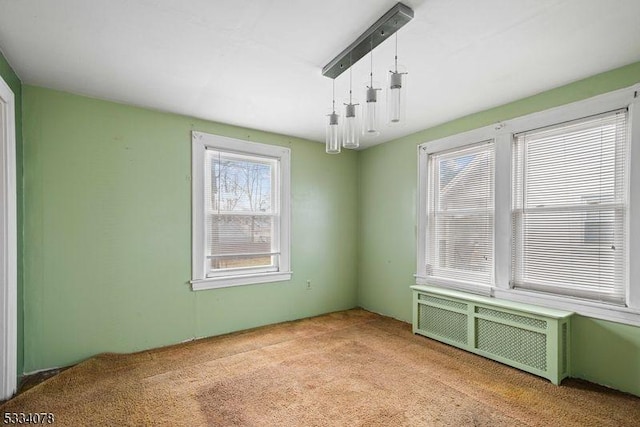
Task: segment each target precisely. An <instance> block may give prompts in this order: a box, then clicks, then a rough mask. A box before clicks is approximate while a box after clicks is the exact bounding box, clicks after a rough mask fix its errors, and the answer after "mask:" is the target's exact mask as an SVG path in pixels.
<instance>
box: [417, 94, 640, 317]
mask: <svg viewBox="0 0 640 427" xmlns="http://www.w3.org/2000/svg"><path fill="white" fill-rule="evenodd" d="M639 92H640V85H636V86H635V87H631V88H626V89H621V90H618V91H615V92H611V93H608V94H604V95H599V96H596V97H593V98H589V99H587V100H584V101H579V102H576V103H573V104H569V105H565V106H562V107H558V108H553V109H550V110H547V111H542V112H539V113H534V114H530V115H528V116H524V117H519V118H515V119H512V120H509V121H505V122H500V123H497V124H495V125H491V126H486V127H483V128H479V129H475V130H472V131H469V132H465V133H462V134H458V135H453V136H450V137H446V138H442V139H439V140H435V141H431V142H428V143H424V144H421V145H420V146H419V147H418V153H419V168H418V174H419V176H418V214H417V219H418V230H417V236H418V238H417V243H418V245H417V271H416V284H428V285H435V286H442V287H448V288H453V289H459V290H463V291H470V292H474V293H479V294H482V295H486V296H493V297H497V298H501V299H507V300H511V301H515V302H524V303H530V304H537V305H541V306H544V307H549V308H558V309H563V310H569V311H574V312H577V313H579V314H583V315H586V316H589V317H595V318H600V319H606V320H613V321H616V322H622V323H627V324H634V325H639V326H640V263H638V262H632V260H636V259H640V215H638V212H640V167H638V166H640V96H639V95H638V94H639ZM481 141H485V142H481Z"/></svg>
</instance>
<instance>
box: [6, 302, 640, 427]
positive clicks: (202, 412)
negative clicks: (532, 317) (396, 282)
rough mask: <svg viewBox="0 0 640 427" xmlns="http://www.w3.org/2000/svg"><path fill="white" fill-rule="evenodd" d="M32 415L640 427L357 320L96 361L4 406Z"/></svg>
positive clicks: (324, 321)
mask: <svg viewBox="0 0 640 427" xmlns="http://www.w3.org/2000/svg"><path fill="white" fill-rule="evenodd" d="M36 411H37V412H52V413H54V414H55V417H56V423H55V425H69V426H82V425H87V426H89V425H90V426H94V425H113V426H121V425H168V426H180V425H184V426H205V425H209V426H229V425H251V426H326V425H336V426H360V425H364V426H369V425H382V426H400V425H411V426H432V425H433V426H522V425H531V426H599V425H603V426H605V425H609V426H625V425H627V426H638V425H640V399H639V398H637V397H634V396H630V395H627V394H623V393H618V392H615V391H612V390H608V389H605V388H602V387H598V386H594V385H592V384H590V383H587V382H583V381H577V380H565V382H564V383H563V385H562V386H561V387H557V386H554V385H553V384H551V383H550V382H548V381H547V380H544V379H541V378H538V377H535V376H533V375H529V374H527V373H524V372H521V371H518V370H516V369H512V368H510V367H507V366H504V365H501V364H499V363H496V362H493V361H490V360H487V359H484V358H482V357H479V356H476V355H473V354H470V353H466V352H463V351H461V350H458V349H456V348H453V347H449V346H447V345H444V344H441V343H438V342H436V341H432V340H429V339H426V338H424V337H419V336H414V335H413V334H412V333H411V327H410V325H408V324H406V323H402V322H398V321H395V320H392V319H389V318H386V317H382V316H379V315H376V314H373V313H369V312H367V311H364V310H349V311H346V312H339V313H333V314H329V315H324V316H320V317H316V318H312V319H304V320H300V321H295V322H288V323H283V324H279V325H272V326H267V327H263V328H258V329H254V330H251V331H246V332H240V333H236V334H231V335H226V336H222V337H216V338H209V339H204V340H199V341H195V342H191V343H187V344H181V345H177V346H172V347H166V348H161V349H157V350H151V351H145V352H141V353H136V354H129V355H119V354H102V355H99V356H96V357H94V358H92V359H89V360H87V361H85V362H83V363H80V364H79V365H77V366H75V367H73V368H70V369H68V370H66V371H64V372H62V373H60V374H58V375H57V376H55V377H52V378H50V379H48V380H46V381H45V382H43V383H41V384H39V385H37V386H35V387H33V388H31V389H29V390H27V391H26V392H24V393H22V394H20V395H19V396H17V397H15V398H14V399H12V400H10V401H9V402H7V403H5V404H4V405H3V406H2V407H0V413H4V412H36Z"/></svg>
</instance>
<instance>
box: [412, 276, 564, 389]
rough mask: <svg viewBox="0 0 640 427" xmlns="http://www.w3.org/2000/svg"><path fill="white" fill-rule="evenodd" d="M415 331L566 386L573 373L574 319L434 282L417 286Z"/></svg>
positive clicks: (556, 312)
mask: <svg viewBox="0 0 640 427" xmlns="http://www.w3.org/2000/svg"><path fill="white" fill-rule="evenodd" d="M411 288H412V289H413V332H414V333H415V334H420V335H424V336H427V337H429V338H433V339H435V340H438V341H442V342H445V343H447V344H451V345H454V346H456V347H459V348H462V349H464V350H467V351H470V352H473V353H476V354H479V355H481V356H484V357H488V358H490V359H493V360H496V361H498V362H502V363H505V364H507V365H510V366H513V367H515V368H518V369H522V370H524V371H527V372H530V373H532V374H535V375H539V376H541V377H544V378H547V379H548V380H550V381H551V382H552V383H554V384H560V382H561V381H562V379H563V378H566V377H567V376H569V372H570V366H569V360H570V359H569V356H570V354H569V348H570V342H569V339H570V333H569V332H570V329H569V328H570V317H571V315H572V314H573V313H571V312H567V311H561V310H552V309H547V308H543V307H538V306H534V305H530V304H521V303H515V302H510V301H505V300H498V299H495V298H487V297H481V296H477V295H473V294H468V293H465V292H458V291H451V290H447V289H442V288H435V287H432V286H420V285H416V286H412V287H411Z"/></svg>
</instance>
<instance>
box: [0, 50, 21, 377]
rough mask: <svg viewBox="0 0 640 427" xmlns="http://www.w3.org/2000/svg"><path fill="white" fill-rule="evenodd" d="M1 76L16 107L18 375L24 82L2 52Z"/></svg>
mask: <svg viewBox="0 0 640 427" xmlns="http://www.w3.org/2000/svg"><path fill="white" fill-rule="evenodd" d="M0 76H1V77H2V79H3V80H4V81H5V83H7V84H8V85H9V87H10V88H11V90H12V91H13V96H14V102H15V107H16V112H15V114H16V183H17V189H16V190H17V191H16V193H17V194H16V199H17V200H16V204H17V211H18V212H17V227H18V375H21V374H22V372H23V360H24V357H23V342H24V333H23V331H24V330H23V322H22V319H23V310H22V308H23V305H22V301H23V299H22V295H23V286H22V283H23V282H22V271H23V270H22V256H20V254H22V248H23V240H22V232H21V230H22V219H23V213H22V212H23V210H22V207H23V191H22V82H21V81H20V78H18V76H17V75H16V73H15V72H14V71H13V69H12V68H11V65H9V63H8V62H7V60H6V58H5V57H4V55H2V52H0Z"/></svg>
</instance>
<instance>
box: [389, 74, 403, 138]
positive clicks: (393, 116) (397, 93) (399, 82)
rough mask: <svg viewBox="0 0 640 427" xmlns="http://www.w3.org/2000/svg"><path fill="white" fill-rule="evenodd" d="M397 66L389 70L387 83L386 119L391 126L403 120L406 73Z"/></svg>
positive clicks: (401, 122)
mask: <svg viewBox="0 0 640 427" xmlns="http://www.w3.org/2000/svg"><path fill="white" fill-rule="evenodd" d="M398 68H400V67H398ZM398 68H396V71H390V72H389V82H388V84H387V116H388V117H387V121H388V123H389V125H391V126H398V125H402V124H404V121H405V111H406V98H407V96H406V94H407V73H406V72H404V71H400V70H399V69H398Z"/></svg>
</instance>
